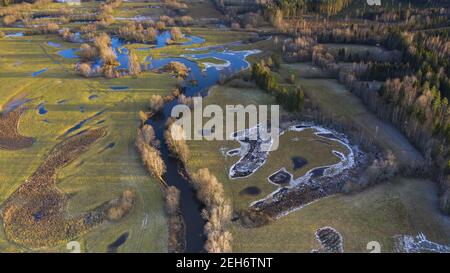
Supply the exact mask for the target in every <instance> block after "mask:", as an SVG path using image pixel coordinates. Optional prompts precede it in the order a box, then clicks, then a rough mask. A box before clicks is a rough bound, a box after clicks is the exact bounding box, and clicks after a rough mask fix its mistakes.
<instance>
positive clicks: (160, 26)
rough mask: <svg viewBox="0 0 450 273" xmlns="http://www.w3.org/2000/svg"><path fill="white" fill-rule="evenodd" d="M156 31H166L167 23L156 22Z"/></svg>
mask: <svg viewBox="0 0 450 273" xmlns="http://www.w3.org/2000/svg"><path fill="white" fill-rule="evenodd" d="M156 29H157V30H159V31H163V30H164V29H166V23H164V22H162V21H158V22H156Z"/></svg>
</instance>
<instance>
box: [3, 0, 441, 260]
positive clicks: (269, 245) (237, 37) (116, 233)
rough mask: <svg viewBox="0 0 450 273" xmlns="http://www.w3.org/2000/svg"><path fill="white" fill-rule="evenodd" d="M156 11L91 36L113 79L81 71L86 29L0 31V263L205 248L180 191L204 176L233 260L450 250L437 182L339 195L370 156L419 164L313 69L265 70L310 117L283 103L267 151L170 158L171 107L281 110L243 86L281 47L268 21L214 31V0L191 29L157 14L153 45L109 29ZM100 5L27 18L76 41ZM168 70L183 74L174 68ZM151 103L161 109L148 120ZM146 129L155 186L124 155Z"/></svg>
mask: <svg viewBox="0 0 450 273" xmlns="http://www.w3.org/2000/svg"><path fill="white" fill-rule="evenodd" d="M168 2H171V1H156V0H155V1H153V0H152V1H123V3H121V4H120V5H119V6H118V7H115V8H114V9H113V10H112V11H111V12H110V14H109V15H111V16H112V17H113V18H114V20H113V22H111V23H110V24H105V25H103V26H102V27H101V28H100V27H99V29H96V30H93V33H92V35H93V36H95V35H100V33H102V32H106V33H109V35H110V36H111V40H110V49H111V51H112V52H113V54H112V55H113V56H114V58H113V59H114V62H115V68H114V69H113V71H112V74H113V76H112V77H110V76H107V75H106V73H105V74H102V73H104V72H102V73H100V72H99V71H100V69H99V68H100V67H101V66H103V65H104V64H105V61H104V59H102V58H100V57H97V58H95V59H93V60H92V59H91V60H90V61H89V62H87V64H88V68H85V69H87V71H88V72H85V73H83V72H82V71H81V69H80V64H81V63H82V62H84V60H83V58H82V56H81V55H82V53H80V51H81V49H80V47H82V44H83V43H88V44H95V43H96V42H93V41H94V40H93V39H92V38H93V37H91V36H90V35H89V34H90V33H86V32H85V33H80V32H76V33H74V35H73V37H72V38H71V39H66V38H64V36H63V35H61V33H41V34H36V33H32V35H31V33H30V27H29V26H28V23H27V24H26V25H24V24H23V23H22V22H20V20H19V21H18V22H16V23H13V24H10V25H9V26H6V25H1V26H0V31H2V32H4V33H5V34H6V35H5V37H3V38H1V36H0V113H1V117H0V224H1V227H0V252H35V251H37V252H68V251H69V249H68V248H67V243H68V242H70V241H76V242H78V243H80V246H81V251H83V252H168V251H183V250H184V249H185V250H188V251H203V247H204V245H205V240H206V239H205V236H204V235H203V233H207V231H206V230H207V228H204V225H205V222H206V221H207V220H210V219H205V218H208V217H205V213H206V212H205V210H204V208H205V204H204V203H205V202H204V201H203V200H201V198H200V197H199V195H200V194H198V192H196V191H195V190H194V189H193V187H192V186H191V184H190V182H191V180H195V179H193V178H194V177H196V176H195V175H194V174H195V173H198V171H199V170H201V169H203V168H208V169H209V172H210V173H211V174H212V175H214V176H215V177H216V178H217V180H218V181H219V182H220V184H221V185H222V186H223V189H224V198H225V199H226V200H230V204H231V213H230V214H231V221H230V222H229V223H225V224H224V229H225V230H226V232H229V234H231V235H230V236H231V237H232V240H230V247H229V248H228V249H232V251H233V252H311V251H319V252H322V251H325V252H327V251H328V252H369V251H370V250H371V248H370V247H369V246H370V242H376V243H379V244H380V246H381V251H382V252H407V251H408V252H434V251H436V252H446V251H447V252H450V247H449V246H450V218H448V216H445V215H443V214H442V213H441V212H440V211H439V205H438V203H439V200H438V187H437V185H436V184H435V183H434V182H433V181H431V180H429V179H428V178H423V179H422V178H405V177H401V176H394V177H389V178H388V179H387V180H386V181H383V182H382V183H378V184H375V185H370V186H369V187H365V188H361V190H347V189H348V187H350V186H349V185H350V184H351V183H356V184H357V183H359V181H360V180H361V177H362V178H365V175H367V169H370V167H371V164H373V162H378V161H377V160H379V161H381V160H382V159H384V158H383V156H384V155H382V152H381V151H386V150H389V151H390V152H391V153H392V154H393V157H394V158H395V160H396V164H398V165H399V166H400V167H404V168H407V167H409V166H416V165H420V164H423V162H424V160H425V159H424V157H423V156H422V155H421V154H420V153H419V151H418V150H416V148H414V146H412V145H411V144H410V143H409V142H408V140H407V139H406V138H405V137H404V136H403V135H402V134H401V132H400V131H398V130H397V129H396V128H395V127H394V126H393V125H392V124H390V123H389V122H386V121H383V120H381V119H379V118H378V117H377V116H376V115H375V114H374V113H372V112H371V111H370V110H369V109H368V108H367V107H366V106H365V105H364V103H363V102H362V101H361V100H360V99H359V98H358V97H356V96H355V95H354V94H353V93H352V92H350V90H348V89H347V88H346V87H345V86H344V85H342V84H340V83H339V82H338V81H337V80H336V79H335V78H334V77H333V76H332V75H331V73H329V72H326V71H324V70H322V69H321V68H319V67H318V66H315V65H313V64H312V63H311V62H310V61H302V62H296V63H289V64H288V63H284V62H283V61H280V62H281V63H280V64H279V67H278V69H277V70H276V72H274V77H275V78H276V79H277V80H278V81H279V84H280V86H282V87H283V88H285V90H287V91H286V92H288V91H289V92H290V91H293V90H297V88H300V87H301V89H302V93H301V94H302V100H304V101H302V103H303V104H304V105H305V109H307V110H305V111H303V112H302V113H292V111H288V110H287V109H286V108H287V107H281V120H280V125H281V128H280V129H281V131H280V135H279V147H278V149H276V150H274V151H267V152H261V149H260V147H261V145H263V144H261V142H260V141H259V140H258V141H253V142H252V141H249V140H247V139H246V138H240V137H236V138H235V139H234V140H220V141H219V140H213V141H208V140H188V141H187V147H188V149H189V154H190V156H189V158H188V159H186V160H184V161H183V160H180V159H181V158H178V159H176V158H174V156H173V154H171V151H169V149H170V147H169V145H168V144H166V143H165V141H167V138H165V137H166V136H165V134H164V133H165V130H166V127H167V126H168V125H167V124H169V123H170V120H169V119H168V118H169V115H170V110H171V109H172V108H173V106H174V105H176V104H179V103H185V104H188V103H187V102H185V101H183V99H182V98H184V99H185V100H186V101H188V102H189V97H193V96H199V95H201V96H203V97H204V99H203V104H204V106H206V105H210V104H214V105H219V106H222V109H224V108H225V106H226V105H237V104H240V105H244V106H246V105H250V104H252V105H275V104H280V102H279V100H277V98H276V97H275V96H274V95H273V94H270V92H267V91H264V90H262V88H261V87H260V86H258V85H257V84H255V83H254V81H252V80H249V78H250V74H251V72H250V70H252V67H251V65H252V64H253V63H255V62H260V61H261V60H265V61H267V59H268V57H270V56H273V54H274V52H275V50H276V48H277V46H279V44H280V43H281V41H282V40H283V39H285V38H286V36H284V35H280V36H279V37H274V36H273V35H269V34H268V33H266V30H267V29H266V28H268V29H270V28H269V27H268V25H264V27H262V28H261V31H258V30H256V29H254V28H250V27H247V28H245V27H243V28H240V27H230V26H227V25H224V24H223V21H222V19H224V18H223V17H224V15H223V13H222V12H220V11H219V10H218V9H217V8H216V7H215V5H214V4H213V2H212V1H207V0H199V1H186V2H187V4H188V6H187V8H184V13H183V14H184V16H186V17H190V18H191V20H192V22H191V21H189V24H187V23H185V22H183V21H182V19H179V20H180V22H183V23H180V22H179V21H178V20H177V23H173V24H172V23H169V22H170V20H168V19H167V18H165V19H164V20H166V21H165V22H166V23H167V26H166V27H161V26H160V27H159V29H158V30H157V32H156V34H155V36H156V37H155V41H154V43H153V42H152V43H148V42H145V41H130V40H132V39H129V40H126V39H124V38H121V37H119V35H118V33H119V34H120V31H118V29H120V28H121V27H124V26H125V25H127V24H129V23H130V22H133V23H135V22H147V21H149V20H153V21H155V22H156V21H158V20H161V21H162V20H163V19H162V18H164V16H167V15H168V14H169V15H173V10H172V9H171V8H170V6H169V3H168ZM175 2H176V1H175ZM172 4H173V3H172ZM99 6H100V3H99V2H82V3H81V5H79V6H72V7H71V9H72V11H74V12H75V14H77V16H78V17H79V18H81V19H82V20H81V19H79V20H78V19H77V20H75V19H73V20H62V19H61V18H59V17H58V16H56V17H53V15H52V14H54V13H56V14H57V13H58V12H59V11H60V10H61V9H62V8H64V7H66V4H64V3H47V4H44V6H43V7H40V8H39V10H38V9H36V10H34V9H33V8H32V9H31V11H30V12H31V13H32V14H34V15H35V16H36V18H40V16H42V17H43V20H48V21H55V22H58V24H59V29H60V30H62V29H63V27H67V28H71V29H73V30H74V31H75V30H80V28H81V27H82V26H84V25H86V24H89V23H92V22H91V20H90V19H89V18H88V17H89V16H85V17H83V16H80V14H92V13H95V12H97V10H98V9H99ZM38 11H39V12H40V13H39V14H36V13H37V12H38ZM42 14H43V15H42ZM175 14H176V13H175ZM47 17H48V18H47ZM78 17H77V18H78ZM180 18H181V17H180ZM228 19H229V18H228ZM228 19H227V20H228ZM185 20H187V19H186V18H185ZM227 20H225V19H224V21H227ZM45 22H46V23H47V21H45ZM158 22H159V21H158ZM227 22H228V21H227ZM36 23H39V22H36ZM41 23H42V22H41ZM175 24H180V29H181V32H182V33H183V34H180V36H181V37H179V38H178V39H177V41H175V40H176V39H175V38H174V36H175V35H176V34H174V32H173V31H172V30H173V28H175V27H174V26H171V27H169V25H175ZM156 25H157V24H156ZM188 26H189V27H188ZM145 33H147V32H145ZM275 33H276V32H275ZM120 35H122V34H120ZM123 36H126V35H123ZM171 39H173V40H171ZM323 46H324V47H326V48H328V50H329V51H330V52H331V53H332V54H334V55H339V54H340V55H341V57H342V58H343V59H345V58H346V56H345V54H350V55H351V54H353V55H361V56H362V55H363V56H365V58H368V59H370V60H373V59H374V58H375V57H374V56H376V57H377V58H379V59H377V61H385V60H393V59H395V60H396V58H399V53H398V52H396V51H392V50H391V51H387V50H385V49H383V48H382V47H379V46H375V45H370V46H368V45H359V44H350V45H349V44H340V43H335V44H333V43H324V44H323ZM96 50H98V51H101V47H98V48H97V49H96ZM131 52H132V54H131ZM132 56H135V57H136V61H135V62H137V63H138V67H139V72H140V73H136V75H130V74H131V73H129V72H130V71H131V70H132V69H135V67H132V65H131V64H132V62H131V61H130V59H132ZM271 61H273V60H272V59H271ZM174 63H176V65H179V66H181V67H182V69H172V68H171V65H174ZM85 64H86V63H85ZM340 65H341V66H342V67H344V66H346V65H347V66H348V65H350V64H348V63H346V62H345V61H343V62H341V63H340ZM105 70H106V69H105ZM141 70H142V71H141ZM373 84H374V85H381V82H375V81H373ZM303 92H304V94H303ZM180 93H182V94H183V95H184V96H183V97H181V95H180ZM303 96H305V98H303ZM154 97H161V98H163V99H162V101H163V102H162V103H161V105H160V107H159V109H157V110H155V109H156V107H154V105H152V104H153V101H152V102H151V98H154ZM177 97H178V98H177ZM152 107H154V108H153V109H152ZM311 109H312V110H311ZM317 112H319V113H320V116H321V117H324V116H326V117H332V118H333V120H334V121H336V122H335V124H352V130H351V132H350V131H349V130H347V129H344V127H345V126H332V124H330V123H329V122H325V120H326V119H325V118H317ZM207 120H208V119H205V121H207ZM144 124H145V125H151V126H153V129H154V130H155V131H154V132H153V134H154V137H156V140H155V139H153V140H152V141H151V142H150V143H151V144H152V145H154V147H156V148H158V149H159V150H160V152H159V154H158V156H161V158H162V161H163V162H164V163H165V166H166V171H167V173H166V174H164V175H161V176H160V177H155V175H153V176H152V175H150V174H149V172H148V170H147V169H146V167H148V166H147V165H145V164H143V163H142V161H143V159H142V158H143V157H144V156H142V154H140V151H139V150H138V149H137V148H136V143H137V142H136V139H137V137H138V136H137V135H138V134H140V133H141V131H138V128H140V129H141V130H142V128H145V126H144ZM247 129H248V130H250V131H252V130H253V131H252V132H254V130H255V128H247ZM355 131H357V132H360V134H358V135H355V133H354V132H355ZM367 136H370V139H366V140H365V141H363V140H362V138H363V137H367ZM368 138H369V137H368ZM366 142H367V143H369V144H367V143H366ZM155 143H156V144H155ZM148 144H149V143H148V141H147V145H148ZM367 146H369V148H368V147H367ZM178 156H180V155H178ZM144 165H145V166H144ZM168 186H175V187H177V188H178V190H180V191H181V193H180V196H181V200H179V203H180V204H181V207H180V208H177V209H175V210H176V214H178V216H179V218H180V219H181V222H182V224H180V225H179V226H178V227H177V228H178V233H177V229H176V228H175V227H174V222H173V217H172V216H173V215H171V214H170V213H169V212H168V209H167V207H168V201H167V196H166V192H165V190H167V189H166V188H165V187H168ZM196 190H198V191H199V189H198V188H197V189H196ZM202 217H203V218H202ZM180 226H181V227H180ZM174 230H175V231H174ZM174 232H175V233H177V236H178V237H177V236H175V237H177V238H176V239H177V242H175V244H176V245H177V246H178V247H175V248H176V250H174V246H173V245H174V242H173V241H172V240H173V233H174ZM227 234H228V233H227ZM180 248H181V249H180Z"/></svg>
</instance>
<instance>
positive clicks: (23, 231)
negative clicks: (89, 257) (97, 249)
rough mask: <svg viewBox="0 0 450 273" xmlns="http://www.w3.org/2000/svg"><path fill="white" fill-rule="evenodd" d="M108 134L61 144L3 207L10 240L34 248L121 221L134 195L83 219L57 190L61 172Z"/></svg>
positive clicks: (102, 132) (88, 134)
mask: <svg viewBox="0 0 450 273" xmlns="http://www.w3.org/2000/svg"><path fill="white" fill-rule="evenodd" d="M105 134H106V131H105V130H104V129H102V128H99V129H93V130H89V131H86V132H84V133H82V134H79V135H75V136H72V137H70V138H68V139H66V140H65V141H63V142H61V143H60V144H58V145H57V146H56V147H54V148H53V150H52V151H51V152H50V154H49V155H48V156H47V158H46V159H45V160H44V162H43V163H42V164H41V166H39V168H38V169H37V170H36V171H35V172H34V174H33V175H31V176H30V177H29V178H28V179H27V180H26V181H25V183H24V184H22V185H21V186H20V187H19V189H17V190H16V191H15V192H14V193H13V194H12V195H11V196H10V197H9V198H8V199H7V200H6V201H5V203H4V204H3V206H2V209H1V217H2V219H3V228H4V231H5V234H6V236H7V238H8V239H9V240H11V241H13V242H15V243H17V244H20V245H25V246H28V247H32V248H41V247H49V246H54V245H56V244H58V243H61V242H64V241H67V240H70V239H72V238H74V237H76V236H78V235H80V234H81V233H83V232H86V231H87V230H88V229H90V228H92V227H94V226H95V225H98V224H100V223H102V222H103V221H105V220H119V219H120V218H122V217H123V216H124V215H126V214H127V213H128V212H129V211H130V210H131V208H132V206H133V203H134V193H132V192H131V191H128V190H126V191H124V192H123V195H122V197H121V198H118V199H115V200H112V201H110V202H107V203H105V204H103V205H101V206H99V207H98V208H96V209H95V210H93V211H89V212H86V213H84V214H82V215H79V216H75V217H73V216H70V215H68V213H67V205H68V196H67V195H66V194H65V193H63V192H61V191H60V190H59V189H57V187H56V182H57V173H58V171H59V170H60V169H61V168H63V167H65V166H67V165H68V164H70V163H71V162H72V161H73V160H75V159H76V158H77V157H79V156H80V155H81V154H83V153H84V152H86V151H87V150H88V149H89V147H90V146H91V145H92V144H93V143H94V142H95V141H96V140H98V139H99V138H101V137H103V136H104V135H105Z"/></svg>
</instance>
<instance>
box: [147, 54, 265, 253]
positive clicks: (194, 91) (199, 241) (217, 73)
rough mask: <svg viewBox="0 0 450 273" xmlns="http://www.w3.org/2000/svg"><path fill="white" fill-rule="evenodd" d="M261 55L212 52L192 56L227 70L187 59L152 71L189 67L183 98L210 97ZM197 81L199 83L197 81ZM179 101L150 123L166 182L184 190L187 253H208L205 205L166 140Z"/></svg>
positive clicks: (154, 66)
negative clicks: (221, 82) (249, 60)
mask: <svg viewBox="0 0 450 273" xmlns="http://www.w3.org/2000/svg"><path fill="white" fill-rule="evenodd" d="M257 52H258V51H224V52H217V51H212V52H210V53H208V54H203V55H202V56H198V55H195V54H192V55H189V57H190V58H192V59H197V58H198V59H203V58H209V57H216V58H218V59H221V60H223V61H226V62H227V63H228V66H227V67H226V68H222V67H220V66H217V67H216V66H210V67H208V68H206V69H204V70H201V69H200V67H199V66H198V64H197V63H196V62H193V61H190V60H188V59H185V58H165V59H160V60H152V62H151V64H150V67H149V68H150V69H158V68H160V67H163V66H165V65H166V64H168V63H169V62H171V61H178V62H181V63H183V64H185V65H186V66H187V67H188V68H189V69H190V73H189V76H188V77H187V78H186V80H185V86H184V87H183V90H182V91H183V94H184V95H185V96H187V97H192V96H198V95H201V96H206V95H207V94H208V92H207V91H208V90H209V88H210V87H212V86H213V85H215V84H217V82H218V81H219V80H220V78H221V75H227V76H229V75H232V74H234V73H237V72H239V71H241V70H243V69H247V68H248V67H249V64H248V63H247V61H246V60H245V58H246V57H247V56H248V55H250V54H255V53H257ZM193 80H195V81H193ZM177 104H178V103H177V101H176V100H175V101H171V102H168V103H166V104H165V105H164V110H163V113H162V114H160V115H155V116H154V117H152V118H151V119H150V120H149V121H148V123H149V124H151V125H152V126H153V128H154V130H155V134H156V138H157V139H158V140H159V141H160V142H161V150H160V151H161V154H162V159H163V160H164V162H165V164H166V168H167V170H166V174H165V175H164V180H165V181H166V182H167V184H169V185H171V186H175V187H177V188H178V189H179V190H180V205H181V212H182V215H183V220H184V224H185V228H186V232H185V237H186V246H185V252H189V253H193V252H204V251H205V250H204V245H205V241H206V236H205V235H204V232H203V228H204V225H205V220H204V219H203V218H202V216H201V211H202V209H203V207H204V206H203V204H201V203H200V201H199V200H198V199H197V197H196V193H195V191H194V189H193V188H192V187H191V185H190V182H189V181H188V180H187V179H186V178H185V177H184V176H183V175H181V174H180V165H179V161H178V160H176V159H174V158H172V157H170V156H169V150H168V147H167V145H166V143H165V140H164V130H165V124H166V122H167V119H168V118H169V117H170V114H171V111H172V108H173V107H174V106H175V105H177Z"/></svg>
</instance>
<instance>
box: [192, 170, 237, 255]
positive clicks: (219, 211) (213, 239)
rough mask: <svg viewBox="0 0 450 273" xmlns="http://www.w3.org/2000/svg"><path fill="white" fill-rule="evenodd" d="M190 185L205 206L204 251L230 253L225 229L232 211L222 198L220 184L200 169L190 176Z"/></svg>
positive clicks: (207, 171)
mask: <svg viewBox="0 0 450 273" xmlns="http://www.w3.org/2000/svg"><path fill="white" fill-rule="evenodd" d="M192 183H193V185H194V187H195V189H196V190H197V197H198V198H199V199H200V200H201V201H202V202H203V203H204V204H205V206H206V210H205V211H204V213H203V216H204V218H205V220H207V223H206V225H205V229H204V231H205V234H206V236H207V241H206V244H205V249H206V250H207V251H208V252H214V253H222V252H231V241H232V236H231V233H229V232H228V231H226V227H227V225H228V223H229V222H230V219H231V213H232V209H231V206H230V203H229V201H228V200H226V199H225V197H224V190H223V186H222V184H221V183H220V182H219V181H218V180H217V178H216V177H215V176H214V175H213V174H211V173H210V172H209V170H208V169H207V168H204V169H200V170H198V171H197V172H195V173H194V174H193V175H192Z"/></svg>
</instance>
